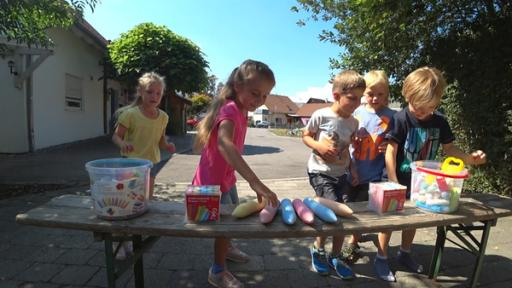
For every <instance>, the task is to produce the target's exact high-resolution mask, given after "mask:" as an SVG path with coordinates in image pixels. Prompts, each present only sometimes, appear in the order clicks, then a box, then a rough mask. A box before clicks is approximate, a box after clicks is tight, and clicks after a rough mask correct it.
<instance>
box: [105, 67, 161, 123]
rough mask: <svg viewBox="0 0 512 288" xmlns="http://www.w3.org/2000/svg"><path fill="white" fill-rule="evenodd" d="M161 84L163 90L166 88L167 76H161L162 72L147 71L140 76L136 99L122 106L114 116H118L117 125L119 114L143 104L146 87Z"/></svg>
mask: <svg viewBox="0 0 512 288" xmlns="http://www.w3.org/2000/svg"><path fill="white" fill-rule="evenodd" d="M155 83H157V84H160V85H161V86H162V91H164V90H165V78H164V77H163V76H160V74H158V73H156V72H146V73H144V74H142V76H140V78H139V79H138V80H137V89H136V91H137V96H136V97H135V100H133V102H132V103H130V104H128V105H126V106H124V107H121V108H119V109H117V110H116V112H115V113H114V117H115V118H116V126H117V119H119V115H121V113H123V112H124V111H125V110H127V109H129V108H132V107H136V106H139V105H140V104H142V92H143V90H144V89H147V88H148V87H149V86H151V85H153V84H155Z"/></svg>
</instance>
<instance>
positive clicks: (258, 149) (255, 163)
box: [156, 128, 310, 183]
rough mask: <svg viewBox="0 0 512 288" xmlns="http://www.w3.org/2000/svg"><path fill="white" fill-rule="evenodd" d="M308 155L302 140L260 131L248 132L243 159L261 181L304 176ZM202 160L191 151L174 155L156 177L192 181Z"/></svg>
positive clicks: (250, 129)
mask: <svg viewBox="0 0 512 288" xmlns="http://www.w3.org/2000/svg"><path fill="white" fill-rule="evenodd" d="M309 153H310V150H309V149H308V148H307V147H306V146H305V145H304V144H303V143H302V140H301V138H298V137H280V136H276V135H274V134H273V133H271V132H270V131H269V130H267V129H261V128H249V129H248V130H247V136H246V140H245V149H244V159H245V161H247V163H248V164H249V166H250V167H251V169H253V170H254V172H255V173H256V175H258V177H259V178H261V179H282V178H297V177H305V176H306V164H307V159H308V157H309ZM199 157H200V156H199V155H195V154H193V153H192V151H188V152H186V153H182V154H177V155H174V156H173V157H172V158H171V159H170V160H169V161H168V162H167V163H166V165H165V166H164V168H163V169H162V170H161V171H160V173H159V174H158V175H157V178H156V181H157V182H160V183H173V182H191V181H192V177H193V175H194V172H195V169H196V167H197V164H198V163H199ZM238 178H239V179H242V178H241V177H238Z"/></svg>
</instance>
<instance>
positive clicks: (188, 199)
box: [185, 185, 221, 223]
mask: <svg viewBox="0 0 512 288" xmlns="http://www.w3.org/2000/svg"><path fill="white" fill-rule="evenodd" d="M220 193H221V192H220V186H194V185H189V186H188V187H187V190H186V191H185V206H186V213H187V217H186V220H187V222H193V223H197V222H211V221H219V220H220Z"/></svg>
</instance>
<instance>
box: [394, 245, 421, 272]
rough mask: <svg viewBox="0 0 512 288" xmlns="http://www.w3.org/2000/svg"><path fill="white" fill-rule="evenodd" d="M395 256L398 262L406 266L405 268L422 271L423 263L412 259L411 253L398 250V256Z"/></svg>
mask: <svg viewBox="0 0 512 288" xmlns="http://www.w3.org/2000/svg"><path fill="white" fill-rule="evenodd" d="M396 258H397V260H398V262H399V263H400V264H402V265H404V266H405V267H407V269H409V270H411V271H412V272H415V273H423V265H421V264H418V262H416V261H414V259H412V256H411V253H407V252H404V251H402V250H399V251H398V256H397V257H396Z"/></svg>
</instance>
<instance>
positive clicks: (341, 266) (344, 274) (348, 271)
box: [329, 256, 356, 280]
mask: <svg viewBox="0 0 512 288" xmlns="http://www.w3.org/2000/svg"><path fill="white" fill-rule="evenodd" d="M329 266H331V268H332V269H334V270H335V271H336V274H338V276H339V277H340V278H341V279H342V280H352V279H354V278H356V275H355V274H354V272H352V268H350V266H348V264H347V263H346V262H345V260H343V259H341V257H339V256H338V257H331V256H329Z"/></svg>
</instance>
